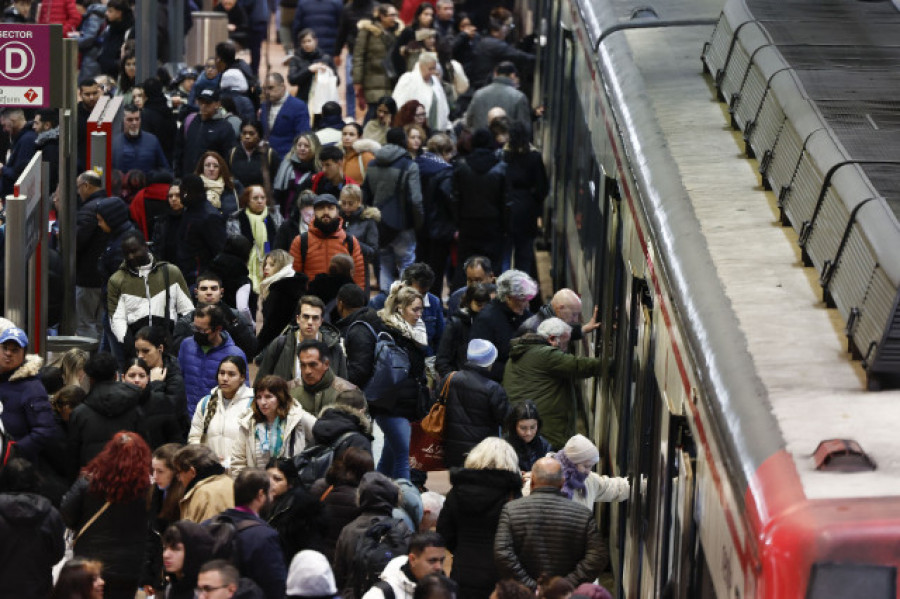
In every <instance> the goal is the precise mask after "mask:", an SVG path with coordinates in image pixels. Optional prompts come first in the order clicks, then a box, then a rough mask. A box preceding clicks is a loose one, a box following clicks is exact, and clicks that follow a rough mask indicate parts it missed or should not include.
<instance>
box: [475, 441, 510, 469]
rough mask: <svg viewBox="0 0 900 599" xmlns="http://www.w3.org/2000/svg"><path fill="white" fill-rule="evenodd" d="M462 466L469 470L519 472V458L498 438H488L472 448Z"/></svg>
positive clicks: (508, 445)
mask: <svg viewBox="0 0 900 599" xmlns="http://www.w3.org/2000/svg"><path fill="white" fill-rule="evenodd" d="M463 466H464V467H465V468H469V469H471V470H509V471H510V472H519V456H518V455H516V450H515V449H513V446H512V445H510V444H509V443H507V442H506V441H504V440H503V439H501V438H500V437H488V438H487V439H485V440H483V441H482V442H481V443H479V444H478V445H476V446H475V447H473V448H472V450H471V451H470V452H469V455H468V456H467V457H466V461H465V463H464V464H463Z"/></svg>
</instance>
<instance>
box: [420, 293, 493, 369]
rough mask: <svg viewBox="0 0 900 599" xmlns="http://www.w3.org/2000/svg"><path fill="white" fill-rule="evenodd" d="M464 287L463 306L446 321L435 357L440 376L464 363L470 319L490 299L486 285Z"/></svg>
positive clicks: (460, 366) (470, 325)
mask: <svg viewBox="0 0 900 599" xmlns="http://www.w3.org/2000/svg"><path fill="white" fill-rule="evenodd" d="M464 289H465V290H466V293H465V294H463V298H462V306H463V307H462V308H460V309H459V310H457V311H456V313H455V314H454V315H453V316H451V317H450V320H449V321H448V322H447V327H446V328H445V329H444V332H443V334H442V335H441V341H440V345H439V346H438V351H437V354H436V357H435V362H434V366H435V368H436V369H437V371H438V374H439V375H440V376H441V377H445V376H447V375H448V374H450V373H451V372H452V371H454V370H460V369H461V368H462V367H463V364H465V363H466V359H467V357H466V352H467V349H468V345H469V342H468V341H467V340H468V339H469V338H470V331H471V329H472V319H474V318H475V316H477V315H478V313H479V312H480V311H481V309H482V308H483V307H484V306H485V305H487V303H488V302H490V301H491V292H490V289H489V288H488V286H487V285H483V284H480V283H478V284H476V285H473V286H471V287H465V288H464ZM492 345H493V344H492ZM495 349H496V348H495Z"/></svg>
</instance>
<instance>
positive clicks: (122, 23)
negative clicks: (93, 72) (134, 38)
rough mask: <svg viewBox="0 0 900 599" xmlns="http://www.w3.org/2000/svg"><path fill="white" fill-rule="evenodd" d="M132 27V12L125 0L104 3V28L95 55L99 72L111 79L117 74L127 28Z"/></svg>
mask: <svg viewBox="0 0 900 599" xmlns="http://www.w3.org/2000/svg"><path fill="white" fill-rule="evenodd" d="M133 27H134V14H133V13H132V10H131V5H130V4H129V3H128V2H127V1H126V0H110V1H109V2H107V3H106V29H104V30H103V35H102V36H101V42H100V54H99V55H98V56H97V62H98V63H99V64H100V73H102V74H103V75H107V76H109V77H111V78H113V79H115V78H116V77H118V76H119V66H120V62H119V61H120V57H121V56H122V46H123V45H124V44H125V38H126V37H127V35H128V30H129V29H132V28H133Z"/></svg>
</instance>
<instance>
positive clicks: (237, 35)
mask: <svg viewBox="0 0 900 599" xmlns="http://www.w3.org/2000/svg"><path fill="white" fill-rule="evenodd" d="M213 11H215V12H221V13H225V16H226V17H228V39H230V40H231V41H232V42H234V43H235V44H236V45H238V46H241V47H245V46H246V45H247V37H248V36H249V34H250V32H249V29H250V23H249V20H248V17H247V11H245V10H244V7H243V6H241V5H240V4H238V2H237V0H223V1H222V2H219V4H217V5H216V6H215V8H213Z"/></svg>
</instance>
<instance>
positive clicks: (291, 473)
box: [266, 458, 300, 488]
mask: <svg viewBox="0 0 900 599" xmlns="http://www.w3.org/2000/svg"><path fill="white" fill-rule="evenodd" d="M269 468H275V469H276V470H278V471H279V472H281V473H282V474H284V478H285V480H287V484H288V487H290V488H294V487H296V486H297V483H299V482H300V473H299V472H298V471H297V465H296V464H294V460H292V459H291V458H269V461H268V462H267V463H266V470H268V469H269Z"/></svg>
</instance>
